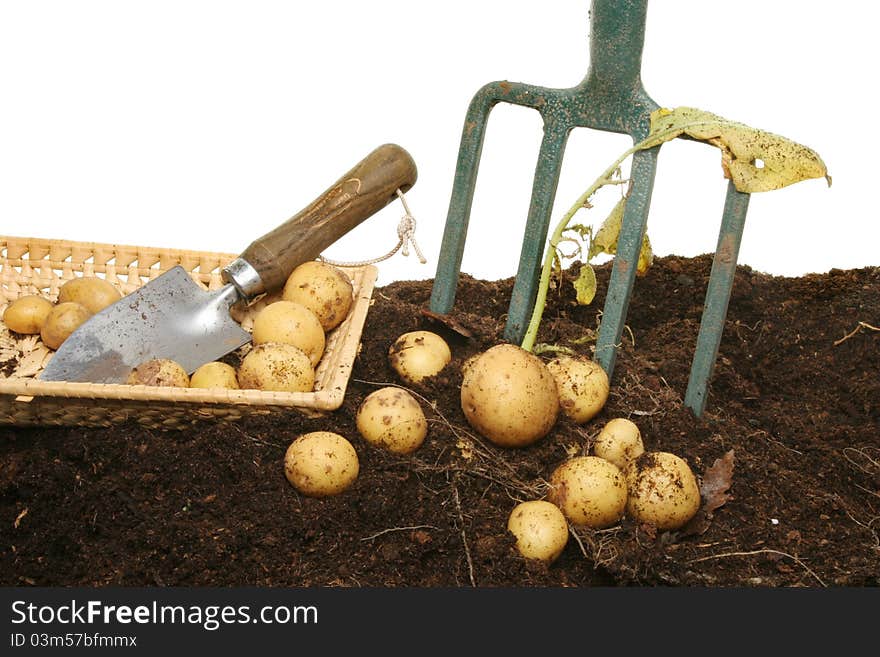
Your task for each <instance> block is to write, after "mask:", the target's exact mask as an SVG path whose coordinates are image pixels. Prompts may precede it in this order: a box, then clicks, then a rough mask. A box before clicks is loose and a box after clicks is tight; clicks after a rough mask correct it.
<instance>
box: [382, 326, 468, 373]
mask: <svg viewBox="0 0 880 657" xmlns="http://www.w3.org/2000/svg"><path fill="white" fill-rule="evenodd" d="M388 360H389V362H390V363H391V367H392V368H393V369H394V371H395V372H397V374H398V375H399V376H400V378H401V379H403V380H404V381H406V382H407V383H421V382H422V381H423V380H424V379H427V378H429V377H432V376H436V375H437V374H439V373H440V371H441V370H442V369H443V368H444V367H446V365H448V364H449V361H451V360H452V351H450V349H449V345H448V344H446V340H444V339H443V338H441V337H440V336H439V335H437V334H436V333H432V332H431V331H410V332H409V333H404V334H403V335H401V336H400V337H399V338H397V340H395V341H394V344H392V345H391V348H390V349H389V350H388Z"/></svg>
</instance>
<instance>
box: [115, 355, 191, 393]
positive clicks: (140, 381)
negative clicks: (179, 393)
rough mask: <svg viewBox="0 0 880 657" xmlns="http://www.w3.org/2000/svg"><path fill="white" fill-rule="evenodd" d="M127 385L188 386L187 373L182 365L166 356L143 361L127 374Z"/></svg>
mask: <svg viewBox="0 0 880 657" xmlns="http://www.w3.org/2000/svg"><path fill="white" fill-rule="evenodd" d="M126 383H128V384H129V385H143V386H162V387H174V388H188V387H189V374H187V371H186V370H185V369H184V368H183V365H181V364H180V363H177V362H175V361H173V360H170V359H168V358H154V359H151V360H148V361H144V362H143V363H141V364H140V365H138V366H137V367H135V368H134V369H133V370H132V371H131V372H130V373H129V375H128V379H127V380H126Z"/></svg>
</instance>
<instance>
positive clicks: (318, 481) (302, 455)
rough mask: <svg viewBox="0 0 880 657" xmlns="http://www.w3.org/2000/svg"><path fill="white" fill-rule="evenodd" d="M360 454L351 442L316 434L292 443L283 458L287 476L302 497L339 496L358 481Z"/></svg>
mask: <svg viewBox="0 0 880 657" xmlns="http://www.w3.org/2000/svg"><path fill="white" fill-rule="evenodd" d="M359 469H360V465H359V463H358V456H357V452H356V451H355V449H354V447H353V446H352V444H351V443H350V442H348V440H346V439H345V438H344V437H343V436H340V435H339V434H338V433H333V432H331V431H313V432H311V433H305V434H303V435H301V436H299V437H298V438H297V439H296V440H294V441H293V442H292V443H290V446H289V447H288V448H287V452H286V453H285V454H284V475H285V476H286V477H287V480H288V481H289V482H290V483H291V484H292V485H293V486H294V487H295V488H296V489H297V490H298V491H299V492H300V493H302V494H303V495H309V496H311V497H327V496H329V495H337V494H339V493H341V492H342V491H344V490H345V489H347V488H348V487H349V486H351V484H352V483H354V480H355V479H357V476H358V471H359Z"/></svg>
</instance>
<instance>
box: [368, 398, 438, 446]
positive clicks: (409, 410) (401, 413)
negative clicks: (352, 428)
mask: <svg viewBox="0 0 880 657" xmlns="http://www.w3.org/2000/svg"><path fill="white" fill-rule="evenodd" d="M355 421H356V423H357V428H358V431H359V432H360V434H361V436H362V437H363V438H364V440H366V441H367V442H368V443H370V444H371V445H374V446H375V447H380V448H382V449H387V450H388V451H390V452H393V453H395V454H410V453H412V452H414V451H415V450H417V449H418V448H419V447H421V445H422V443H423V442H424V440H425V436H427V435H428V421H427V420H426V419H425V413H424V412H423V411H422V407H421V406H420V405H419V402H418V401H416V398H415V397H413V396H412V394H410V393H409V392H408V391H406V390H404V389H403V388H397V387H394V386H387V387H385V388H380V389H379V390H376V391H374V392H371V393H370V394H369V395H367V396H366V398H364V401H363V402H361V405H360V407H359V408H358V411H357V416H356V418H355Z"/></svg>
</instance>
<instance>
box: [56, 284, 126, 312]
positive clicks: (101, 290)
mask: <svg viewBox="0 0 880 657" xmlns="http://www.w3.org/2000/svg"><path fill="white" fill-rule="evenodd" d="M121 298H122V293H121V292H120V291H119V290H117V289H116V288H115V287H113V284H112V283H110V282H109V281H107V280H105V279H103V278H98V277H97V276H81V277H80V278H72V279H70V280H69V281H67V282H66V283H64V285H62V286H61V288H60V289H59V290H58V303H64V302H65V301H75V302H76V303H81V304H82V305H84V306H85V307H86V308H88V310H89V312H90V313H92V314H94V313H99V312H101V311H102V310H104V308H106V307H107V306H109V305H110V304H113V303H116V302H117V301H119V300H120V299H121Z"/></svg>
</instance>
